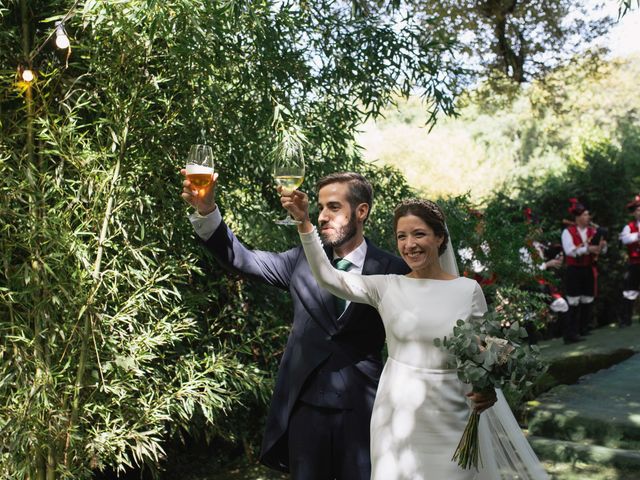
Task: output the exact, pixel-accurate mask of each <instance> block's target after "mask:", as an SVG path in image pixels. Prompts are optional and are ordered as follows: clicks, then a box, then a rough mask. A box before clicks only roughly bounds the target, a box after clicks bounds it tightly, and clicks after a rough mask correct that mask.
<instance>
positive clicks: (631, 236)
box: [620, 222, 640, 245]
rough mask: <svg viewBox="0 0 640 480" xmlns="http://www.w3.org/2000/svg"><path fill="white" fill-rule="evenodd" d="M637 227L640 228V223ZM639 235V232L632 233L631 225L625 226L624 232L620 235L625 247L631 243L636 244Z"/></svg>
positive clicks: (637, 223)
mask: <svg viewBox="0 0 640 480" xmlns="http://www.w3.org/2000/svg"><path fill="white" fill-rule="evenodd" d="M636 225H638V227H639V228H640V222H636ZM638 233H639V232H635V233H631V229H630V228H629V225H628V224H627V225H625V226H624V228H623V229H622V232H621V233H620V241H621V242H622V243H623V244H624V245H629V244H630V243H635V242H637V241H638Z"/></svg>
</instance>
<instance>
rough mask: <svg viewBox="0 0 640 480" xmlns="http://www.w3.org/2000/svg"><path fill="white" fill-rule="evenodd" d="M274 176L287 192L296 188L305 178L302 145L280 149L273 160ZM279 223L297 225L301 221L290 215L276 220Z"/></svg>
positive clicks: (277, 183)
mask: <svg viewBox="0 0 640 480" xmlns="http://www.w3.org/2000/svg"><path fill="white" fill-rule="evenodd" d="M273 178H274V180H275V182H276V185H278V186H281V187H282V188H283V190H284V191H285V192H291V191H293V190H296V189H297V188H298V187H299V186H300V185H302V181H303V180H304V155H303V153H302V145H300V144H292V145H286V146H285V147H284V148H282V149H281V150H280V151H279V155H276V158H275V160H274V162H273ZM276 223H277V224H278V225H297V224H299V223H300V222H299V221H298V220H294V219H293V218H291V216H290V215H287V217H286V218H284V219H282V220H276Z"/></svg>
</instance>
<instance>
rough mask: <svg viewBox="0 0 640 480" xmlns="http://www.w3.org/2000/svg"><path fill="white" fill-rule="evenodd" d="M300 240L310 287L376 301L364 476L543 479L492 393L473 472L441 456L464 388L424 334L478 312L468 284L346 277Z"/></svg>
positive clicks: (481, 308) (455, 436) (476, 293)
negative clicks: (378, 361) (379, 345)
mask: <svg viewBox="0 0 640 480" xmlns="http://www.w3.org/2000/svg"><path fill="white" fill-rule="evenodd" d="M300 238H301V240H302V244H303V247H304V249H305V253H306V255H307V259H308V261H309V264H310V266H311V269H312V271H313V274H314V276H315V277H316V279H317V280H318V282H319V283H320V285H321V286H322V287H324V288H326V289H327V290H329V291H330V292H332V293H333V294H334V295H338V296H341V297H343V298H346V299H347V300H350V301H352V302H359V303H367V304H369V305H372V306H374V307H376V308H377V309H378V311H379V312H380V316H381V317H382V320H383V322H384V326H385V329H386V334H387V347H388V352H389V358H388V360H387V363H386V364H385V367H384V370H383V372H382V377H381V379H380V385H379V387H378V392H377V395H376V400H375V404H374V407H373V415H372V419H371V462H372V476H371V478H372V480H472V479H473V480H500V479H536V480H537V479H545V478H547V476H546V474H545V472H544V470H543V469H542V467H541V465H540V463H539V461H538V459H537V458H536V456H535V454H534V453H533V451H532V450H531V447H530V446H529V444H528V442H527V441H526V439H525V437H524V435H523V434H522V431H521V430H520V428H519V426H518V425H517V422H516V420H515V418H514V417H513V414H512V412H511V410H510V409H509V406H508V405H507V403H506V401H505V400H504V396H503V395H502V393H501V392H500V391H498V392H497V393H498V402H497V403H496V405H494V406H493V407H492V408H490V409H489V410H487V411H485V412H483V413H482V415H481V416H480V427H479V436H480V455H481V459H482V467H481V468H480V471H479V472H478V471H475V470H463V469H462V468H460V467H458V465H457V464H456V462H454V461H452V460H451V457H452V456H453V453H454V451H455V449H456V447H457V445H458V442H459V440H460V437H461V436H462V432H463V430H464V427H465V425H466V422H467V419H468V418H469V413H470V409H469V405H468V404H467V401H466V397H465V393H467V392H468V391H469V390H470V388H469V386H468V385H465V384H463V383H462V382H461V381H460V380H458V377H457V375H456V372H455V370H451V369H448V360H449V357H448V356H447V354H446V353H445V352H444V351H442V350H441V349H439V348H437V347H435V346H434V344H433V340H434V339H435V338H442V337H444V336H450V335H451V334H452V332H453V327H454V325H455V322H456V321H457V320H458V319H469V318H471V317H472V316H482V314H483V313H484V312H485V311H486V309H487V306H486V302H485V299H484V295H483V294H482V290H481V288H480V286H479V285H478V283H477V282H475V281H474V280H471V279H468V278H465V277H458V278H456V279H454V280H432V279H414V278H409V277H405V276H401V275H366V276H363V275H358V274H350V273H347V272H342V271H338V270H336V269H334V268H333V267H332V266H331V263H330V262H329V260H328V259H327V256H326V254H325V253H324V250H323V249H322V245H321V243H320V239H319V237H318V235H317V233H316V231H315V230H314V232H312V233H310V234H300Z"/></svg>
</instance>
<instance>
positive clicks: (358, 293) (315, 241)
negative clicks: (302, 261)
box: [281, 190, 387, 307]
mask: <svg viewBox="0 0 640 480" xmlns="http://www.w3.org/2000/svg"><path fill="white" fill-rule="evenodd" d="M281 202H282V206H283V207H284V208H286V209H287V210H288V211H289V213H290V214H291V216H292V217H293V218H294V219H296V220H298V221H300V224H298V233H299V234H300V241H301V243H302V247H303V248H304V253H305V255H306V257H307V261H308V262H309V266H310V267H311V273H313V276H314V277H315V279H316V281H317V282H318V284H319V285H320V286H321V287H322V288H324V289H326V290H328V291H329V292H331V293H332V294H333V295H335V296H337V297H340V298H344V299H346V300H349V301H351V302H357V303H366V304H369V305H373V306H374V307H377V306H378V302H379V301H380V298H381V289H382V288H384V286H385V285H386V277H387V276H386V275H367V276H365V275H360V274H357V273H349V272H344V271H341V270H337V269H335V268H333V266H332V265H331V262H330V261H329V258H327V255H326V254H325V251H324V249H323V247H322V242H321V241H320V236H319V235H318V231H317V230H316V228H315V227H314V226H313V224H312V223H311V221H310V220H309V201H308V199H307V195H306V194H305V193H303V192H300V191H298V190H294V191H293V192H292V193H291V194H286V195H282V197H281Z"/></svg>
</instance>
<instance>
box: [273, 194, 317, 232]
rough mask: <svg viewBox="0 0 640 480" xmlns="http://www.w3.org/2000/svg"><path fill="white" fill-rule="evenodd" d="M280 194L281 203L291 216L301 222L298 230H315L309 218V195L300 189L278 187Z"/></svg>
mask: <svg viewBox="0 0 640 480" xmlns="http://www.w3.org/2000/svg"><path fill="white" fill-rule="evenodd" d="M278 193H279V194H280V203H281V204H282V206H283V208H284V209H285V210H287V211H288V212H289V215H291V217H292V218H293V219H294V220H296V221H298V222H300V223H298V231H299V232H302V233H308V232H310V231H311V230H313V224H312V223H311V220H310V219H309V197H308V196H307V194H306V193H304V192H301V191H300V190H289V189H286V188H284V187H278Z"/></svg>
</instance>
